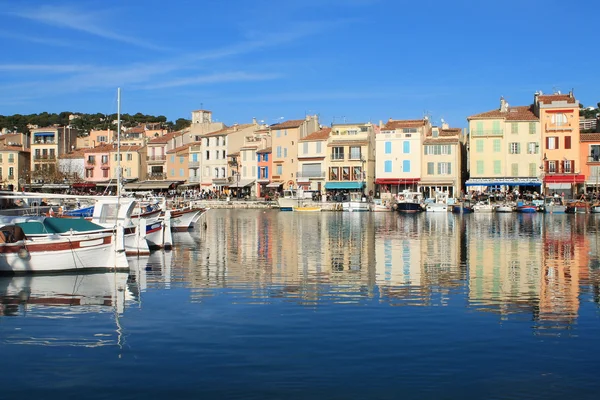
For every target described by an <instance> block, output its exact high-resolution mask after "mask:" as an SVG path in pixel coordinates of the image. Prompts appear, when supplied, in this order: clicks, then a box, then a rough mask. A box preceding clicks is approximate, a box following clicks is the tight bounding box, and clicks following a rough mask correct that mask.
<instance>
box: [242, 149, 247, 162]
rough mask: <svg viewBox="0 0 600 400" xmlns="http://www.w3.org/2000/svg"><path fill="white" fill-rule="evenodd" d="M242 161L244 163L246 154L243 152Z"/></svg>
mask: <svg viewBox="0 0 600 400" xmlns="http://www.w3.org/2000/svg"><path fill="white" fill-rule="evenodd" d="M242 160H243V161H246V152H245V151H242Z"/></svg>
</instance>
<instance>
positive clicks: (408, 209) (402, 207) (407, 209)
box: [396, 203, 423, 214]
mask: <svg viewBox="0 0 600 400" xmlns="http://www.w3.org/2000/svg"><path fill="white" fill-rule="evenodd" d="M396 211H398V212H399V213H402V214H414V213H418V212H421V211H423V207H421V204H419V203H398V204H397V208H396Z"/></svg>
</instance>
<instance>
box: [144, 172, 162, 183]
mask: <svg viewBox="0 0 600 400" xmlns="http://www.w3.org/2000/svg"><path fill="white" fill-rule="evenodd" d="M165 179H167V174H163V173H162V172H152V173H151V174H150V175H148V180H151V181H164V180H165Z"/></svg>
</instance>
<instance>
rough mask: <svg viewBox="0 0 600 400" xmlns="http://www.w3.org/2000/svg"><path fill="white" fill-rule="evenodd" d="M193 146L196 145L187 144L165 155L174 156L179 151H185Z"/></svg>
mask: <svg viewBox="0 0 600 400" xmlns="http://www.w3.org/2000/svg"><path fill="white" fill-rule="evenodd" d="M193 144H197V143H188V144H184V145H183V146H179V147H175V148H174V149H171V150H169V151H167V154H176V153H179V152H181V151H184V150H187V149H189V148H190V146H191V145H193Z"/></svg>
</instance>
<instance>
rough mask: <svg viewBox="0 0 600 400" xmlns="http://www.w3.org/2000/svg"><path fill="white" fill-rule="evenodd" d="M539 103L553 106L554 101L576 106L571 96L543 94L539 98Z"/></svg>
mask: <svg viewBox="0 0 600 400" xmlns="http://www.w3.org/2000/svg"><path fill="white" fill-rule="evenodd" d="M538 101H539V102H540V103H542V104H552V102H553V101H566V102H567V103H569V104H575V98H574V97H572V96H571V95H569V94H543V95H540V96H538Z"/></svg>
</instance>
